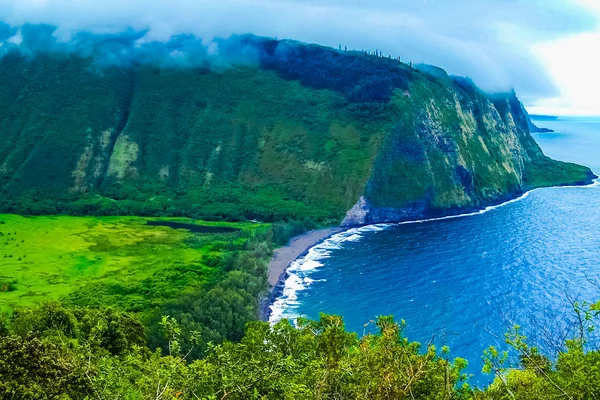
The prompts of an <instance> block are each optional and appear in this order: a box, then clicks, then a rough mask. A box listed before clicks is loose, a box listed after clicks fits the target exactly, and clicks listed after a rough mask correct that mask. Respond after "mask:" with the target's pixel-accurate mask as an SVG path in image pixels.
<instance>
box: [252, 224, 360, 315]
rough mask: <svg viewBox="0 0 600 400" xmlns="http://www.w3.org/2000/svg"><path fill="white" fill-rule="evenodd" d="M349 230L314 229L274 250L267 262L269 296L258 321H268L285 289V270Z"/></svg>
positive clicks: (264, 302) (262, 305)
mask: <svg viewBox="0 0 600 400" xmlns="http://www.w3.org/2000/svg"><path fill="white" fill-rule="evenodd" d="M348 229H349V228H342V227H333V228H325V229H316V230H312V231H308V232H305V233H303V234H301V235H298V236H294V237H293V238H291V239H290V242H289V243H288V244H287V245H285V246H283V247H279V248H278V249H275V251H274V252H273V257H272V258H271V261H270V262H269V288H270V290H269V294H268V296H266V297H265V299H263V301H262V304H261V305H260V320H261V321H268V320H269V316H270V314H271V308H270V307H271V305H272V304H273V302H274V301H275V300H276V299H277V297H279V295H280V294H281V292H282V291H283V288H284V287H285V280H286V278H287V270H288V268H289V267H290V265H291V264H292V263H293V262H294V261H296V260H297V259H299V258H301V257H303V256H305V255H306V254H307V253H308V251H309V250H310V249H311V248H313V247H314V246H316V245H318V244H319V243H321V242H323V241H324V240H326V239H328V238H330V237H331V236H333V235H335V234H336V233H340V232H343V231H345V230H348Z"/></svg>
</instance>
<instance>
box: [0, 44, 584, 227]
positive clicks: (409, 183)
mask: <svg viewBox="0 0 600 400" xmlns="http://www.w3.org/2000/svg"><path fill="white" fill-rule="evenodd" d="M244 40H246V41H251V42H252V43H250V44H248V43H246V44H247V45H252V46H254V47H256V48H259V49H260V50H261V51H260V53H259V54H260V56H259V57H258V59H257V60H256V61H255V62H253V63H247V62H245V63H241V64H238V65H234V66H230V67H228V68H214V67H212V66H202V65H199V66H195V67H187V68H181V67H157V66H153V65H152V64H151V63H132V64H128V65H125V66H103V67H99V66H98V65H97V64H96V63H95V61H94V59H93V57H87V58H86V57H82V56H78V55H74V54H72V53H71V54H54V53H39V54H37V55H36V56H35V57H30V56H24V55H21V54H20V53H19V52H17V51H13V52H10V53H8V54H6V55H5V56H4V57H3V58H2V59H1V60H0V134H1V135H2V139H3V140H2V141H1V142H0V191H1V195H2V196H1V197H2V200H0V208H1V211H4V212H16V213H22V214H43V213H46V214H47V213H63V212H66V213H71V214H78V215H79V214H98V215H108V214H138V215H165V216H178V215H185V216H190V217H196V218H204V219H227V220H239V219H259V220H281V219H287V218H293V219H302V218H312V219H316V220H336V221H341V220H342V219H343V218H344V215H345V214H346V212H347V211H348V210H350V209H352V211H351V212H349V213H348V216H347V217H346V219H345V221H344V222H345V223H346V224H348V225H354V224H364V223H372V222H381V221H399V220H404V219H412V218H421V217H426V216H435V215H442V214H449V213H456V212H460V211H464V210H470V209H473V208H479V207H484V206H486V205H489V204H493V203H497V202H500V201H503V200H506V199H508V198H512V197H515V196H517V195H519V194H520V193H523V192H524V191H525V190H528V189H531V188H534V187H539V186H551V185H564V184H581V183H586V182H589V181H590V180H591V179H592V178H593V177H594V176H593V174H592V173H591V171H590V170H589V169H587V168H585V167H580V166H576V165H573V164H566V163H561V162H557V161H553V160H550V159H549V158H547V157H545V156H544V155H543V153H542V151H541V150H540V148H539V147H538V146H537V144H536V143H535V141H534V140H533V138H532V137H531V136H530V134H529V130H528V125H527V122H528V118H527V115H526V112H525V111H524V109H523V107H522V105H521V103H520V102H519V101H518V99H517V97H516V96H515V94H514V93H507V94H502V95H494V96H490V95H486V94H484V93H483V92H481V91H480V90H478V89H477V88H476V87H475V86H474V85H473V84H472V83H470V82H469V81H467V80H463V79H456V78H450V77H447V76H445V75H444V74H435V75H431V74H428V73H426V72H420V71H417V70H414V69H412V68H410V67H409V66H408V65H405V64H403V63H400V62H399V61H397V60H394V59H391V58H385V57H378V56H374V55H367V54H364V53H362V52H343V51H337V50H333V49H329V48H323V47H318V46H310V45H302V44H297V43H294V42H286V41H284V42H277V41H274V40H268V39H256V38H246V39H244ZM282 49H285V52H282ZM282 54H283V55H282ZM357 202H358V203H357Z"/></svg>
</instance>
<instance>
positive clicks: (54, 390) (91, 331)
mask: <svg viewBox="0 0 600 400" xmlns="http://www.w3.org/2000/svg"><path fill="white" fill-rule="evenodd" d="M576 312H577V313H578V316H579V317H581V318H580V319H578V320H579V321H581V322H582V323H581V330H580V333H581V335H580V336H578V337H577V338H575V339H573V340H570V341H567V342H566V346H565V349H564V351H562V352H561V353H559V355H558V359H557V361H556V363H552V362H551V361H550V360H549V359H548V358H546V357H544V356H543V355H542V354H540V353H539V352H538V350H537V349H535V348H533V347H530V346H529V345H528V344H527V342H526V338H525V337H524V336H523V335H522V334H521V333H520V330H519V328H518V327H517V328H515V329H514V331H512V332H510V333H509V334H507V335H506V341H507V343H508V344H509V345H511V346H512V347H513V348H514V349H515V350H516V351H518V352H519V354H520V365H519V366H518V367H517V368H512V369H509V368H508V364H507V362H506V361H507V359H506V357H505V356H504V355H503V354H502V353H500V352H498V351H497V350H496V349H495V348H493V347H491V348H489V349H488V350H486V352H485V355H484V360H485V365H486V366H485V369H486V370H487V371H488V372H494V373H496V376H497V377H496V379H495V381H494V382H493V383H492V384H491V385H490V386H489V387H488V388H485V389H483V390H479V389H474V388H471V387H469V385H468V384H467V383H466V382H467V377H466V375H465V374H464V373H463V372H462V371H463V369H464V368H465V367H466V361H465V360H462V359H454V360H451V359H450V357H449V356H448V353H449V349H448V348H442V349H441V351H438V350H437V349H436V348H435V346H433V345H431V344H428V345H427V346H421V345H420V344H418V343H414V342H410V341H409V340H408V339H406V338H405V337H404V336H403V334H402V328H403V325H402V324H398V323H396V322H394V321H393V319H392V318H391V317H380V318H379V319H378V320H377V326H378V328H379V333H377V334H374V335H371V334H370V335H366V336H364V337H362V338H360V339H359V338H358V337H357V336H356V335H355V334H351V333H347V332H346V331H345V330H344V324H343V322H342V320H341V319H340V318H339V317H333V316H327V315H322V316H321V319H320V320H319V321H307V320H301V321H299V323H298V327H297V328H294V327H292V326H291V325H290V324H289V323H288V322H287V321H281V322H279V323H278V324H277V325H275V326H270V325H269V324H268V323H263V322H252V323H250V324H248V326H247V331H246V334H245V336H244V337H243V339H242V340H241V341H240V342H239V343H229V342H226V343H223V344H221V345H211V346H210V348H209V349H208V351H207V352H206V355H205V357H204V358H203V359H200V360H196V361H191V359H190V357H189V354H190V351H191V350H192V349H193V346H195V345H196V343H198V341H199V339H200V333H199V332H192V333H191V335H190V337H189V338H188V342H189V344H184V343H183V341H182V339H183V333H182V330H181V328H180V326H179V325H178V323H177V321H176V320H175V319H174V318H172V317H167V316H165V317H162V318H161V320H160V322H159V326H160V328H161V332H162V334H163V335H164V337H165V338H166V340H168V350H167V352H165V353H161V352H160V351H156V352H152V351H151V350H150V349H148V348H147V347H145V346H144V345H143V343H144V341H145V336H144V333H143V332H144V331H143V327H142V325H141V323H140V322H138V321H137V320H136V319H135V318H134V317H132V316H131V315H128V314H126V313H123V312H119V311H115V310H112V309H89V308H65V307H63V306H60V305H59V304H56V303H50V304H46V305H44V306H43V307H41V308H39V309H34V310H32V309H25V310H18V311H17V312H15V313H14V314H13V316H12V318H11V320H10V321H7V322H5V323H3V324H2V325H0V377H2V379H0V396H1V397H2V398H19V399H50V398H61V399H83V398H86V399H92V398H98V399H114V398H125V399H148V398H152V399H369V398H372V399H550V398H565V399H594V398H596V397H595V396H597V395H598V393H600V384H599V382H600V351H598V350H597V349H589V343H588V342H587V340H586V339H587V336H588V334H589V333H590V332H591V331H592V329H591V322H592V320H593V318H595V317H597V312H596V311H595V310H594V307H591V308H584V307H581V308H576Z"/></svg>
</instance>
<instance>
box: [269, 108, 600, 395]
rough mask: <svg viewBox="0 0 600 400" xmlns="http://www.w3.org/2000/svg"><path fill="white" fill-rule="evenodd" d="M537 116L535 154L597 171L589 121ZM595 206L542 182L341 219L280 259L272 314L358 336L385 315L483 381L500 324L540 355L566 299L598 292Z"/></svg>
mask: <svg viewBox="0 0 600 400" xmlns="http://www.w3.org/2000/svg"><path fill="white" fill-rule="evenodd" d="M538 124H539V125H541V126H544V127H548V128H551V129H554V130H556V132H555V133H545V134H536V135H534V136H535V138H536V140H537V141H538V143H539V144H540V146H541V147H542V149H543V150H544V151H545V153H546V154H547V155H549V156H550V157H553V158H555V159H560V160H564V161H573V162H578V163H581V164H585V165H588V166H589V167H591V168H592V169H593V170H594V171H595V172H596V174H598V173H600V119H595V118H587V119H582V118H560V119H558V120H556V121H543V122H538ZM599 206H600V185H594V186H589V187H577V188H548V189H540V190H535V191H532V192H530V193H528V194H527V195H525V196H524V197H523V198H521V199H519V200H517V201H513V202H510V203H508V204H505V205H502V206H499V207H493V208H490V209H488V210H486V211H485V212H481V213H475V214H473V215H469V216H465V217H460V218H451V219H443V220H437V221H427V222H420V223H412V224H400V225H398V224H396V225H375V226H370V227H365V228H360V229H352V230H350V231H347V232H344V233H341V234H338V235H336V236H334V237H332V238H330V239H328V240H327V241H325V242H324V243H322V244H320V245H318V246H316V247H314V248H313V249H311V250H310V251H309V253H308V255H307V256H306V257H305V258H303V259H300V260H297V261H296V262H295V263H294V264H293V265H292V267H291V269H290V272H291V275H290V277H289V278H288V280H287V282H286V287H285V290H284V295H283V296H282V297H281V298H280V299H279V300H278V301H277V302H276V303H275V305H274V306H273V315H272V320H276V319H279V318H282V317H287V318H294V317H297V316H299V315H302V316H307V317H310V318H318V315H319V313H320V312H325V313H329V314H336V315H342V316H343V317H344V319H345V322H346V326H347V328H348V329H349V330H352V331H355V332H357V333H358V334H359V335H362V334H363V333H364V332H373V331H374V328H373V324H371V325H369V326H368V327H367V328H365V324H366V323H367V322H369V321H370V320H373V319H374V318H375V317H376V316H377V315H394V316H395V317H396V319H398V320H400V319H404V320H405V321H406V329H405V335H406V336H407V337H408V338H409V339H410V340H415V341H419V342H421V343H426V342H429V341H430V340H431V339H432V338H434V342H435V343H436V344H438V345H442V344H447V345H449V346H450V348H451V351H452V355H453V356H455V357H463V358H466V359H467V360H468V361H469V367H468V372H469V373H471V374H473V375H474V376H473V379H472V383H475V384H479V385H482V384H486V383H487V382H488V381H489V380H491V377H489V376H487V375H483V374H482V373H481V367H482V361H481V355H482V353H483V350H484V349H485V348H487V347H488V346H489V345H492V344H493V345H498V346H501V347H502V346H503V343H502V340H501V338H502V335H503V334H504V332H506V331H507V329H508V328H509V327H510V326H512V325H514V324H519V325H521V326H523V327H524V329H525V330H526V333H527V334H528V335H529V336H530V337H531V341H532V342H533V344H537V345H539V346H540V347H542V348H543V349H545V350H546V351H548V352H549V353H550V354H552V353H553V352H554V351H556V348H554V347H553V346H552V343H554V342H556V337H555V334H556V333H557V332H562V331H563V329H564V327H565V326H566V325H567V324H568V322H569V320H570V319H572V318H573V317H574V315H573V313H572V312H571V309H570V306H569V304H570V301H572V300H574V299H578V300H587V301H593V302H595V301H598V300H600V288H599V287H598V286H597V285H595V284H594V280H595V279H598V278H599V277H600V256H599V254H600V207H599Z"/></svg>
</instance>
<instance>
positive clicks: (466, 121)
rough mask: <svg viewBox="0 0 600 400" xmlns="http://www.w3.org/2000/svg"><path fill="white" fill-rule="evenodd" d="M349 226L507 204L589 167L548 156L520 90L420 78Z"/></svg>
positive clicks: (399, 101)
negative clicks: (488, 91)
mask: <svg viewBox="0 0 600 400" xmlns="http://www.w3.org/2000/svg"><path fill="white" fill-rule="evenodd" d="M394 103H395V105H396V107H397V110H398V113H399V117H398V119H397V124H396V125H395V126H394V127H393V128H392V129H391V131H390V132H389V133H388V134H387V135H386V138H385V140H384V142H383V144H382V146H381V148H380V151H379V153H378V155H377V157H376V159H375V162H374V167H373V170H372V171H373V173H372V175H371V176H370V178H369V181H368V182H367V185H366V188H365V192H364V195H363V196H361V198H360V199H359V200H358V202H357V203H356V204H355V206H354V207H353V208H352V209H351V210H349V211H348V213H347V214H346V217H345V219H344V221H343V224H344V225H348V226H350V225H363V224H370V223H379V222H394V221H404V220H414V219H421V218H428V217H436V216H442V215H449V214H456V213H460V212H465V211H469V210H473V209H478V208H483V207H485V206H488V205H491V204H496V203H500V202H502V201H505V200H508V199H510V198H514V197H516V196H518V195H520V194H522V193H523V192H524V191H526V190H529V189H531V188H535V187H540V186H551V185H564V184H582V183H589V182H590V181H591V180H592V179H593V178H594V175H593V174H592V173H591V171H589V170H587V169H586V168H582V167H578V166H576V165H573V164H568V163H560V162H557V161H554V160H551V159H549V158H548V157H546V156H544V154H543V152H542V150H541V149H540V148H539V146H538V145H537V144H536V143H535V140H534V139H533V138H532V136H531V135H530V133H529V121H530V120H529V117H528V115H527V113H526V111H525V110H524V108H523V106H522V104H521V103H520V102H519V100H518V99H517V97H516V95H515V94H514V93H507V94H502V95H494V96H488V95H485V94H483V93H481V92H480V91H478V90H477V88H476V87H474V86H473V85H472V84H471V83H469V82H467V81H464V80H461V79H454V80H450V79H446V80H441V81H440V80H433V81H432V80H431V79H430V80H429V81H425V80H423V81H415V82H413V84H412V86H411V90H410V91H409V92H404V93H402V94H401V95H398V96H397V97H396V98H395V99H394Z"/></svg>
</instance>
